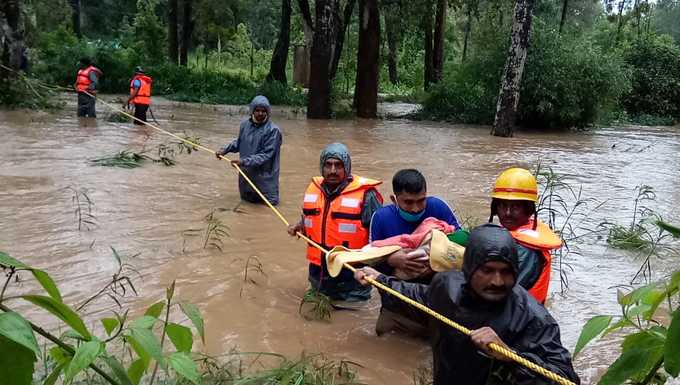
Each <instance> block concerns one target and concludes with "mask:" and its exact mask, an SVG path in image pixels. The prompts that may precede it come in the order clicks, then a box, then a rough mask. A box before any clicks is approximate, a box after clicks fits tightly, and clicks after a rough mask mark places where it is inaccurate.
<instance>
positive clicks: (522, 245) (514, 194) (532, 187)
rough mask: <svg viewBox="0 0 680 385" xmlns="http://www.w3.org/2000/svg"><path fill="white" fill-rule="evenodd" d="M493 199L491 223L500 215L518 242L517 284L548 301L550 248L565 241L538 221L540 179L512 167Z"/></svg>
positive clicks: (498, 183)
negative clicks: (537, 204) (537, 207)
mask: <svg viewBox="0 0 680 385" xmlns="http://www.w3.org/2000/svg"><path fill="white" fill-rule="evenodd" d="M491 198H492V199H491V215H490V217H489V222H492V221H493V217H494V216H495V215H497V216H498V220H499V222H500V224H501V225H502V226H503V227H505V228H506V229H508V230H509V231H510V234H511V235H512V237H513V238H514V239H515V242H516V243H517V254H518V257H519V272H518V275H517V283H518V284H519V285H520V286H522V287H524V288H525V289H527V291H528V292H529V294H531V295H532V296H533V297H534V298H536V300H537V301H538V302H539V303H541V304H545V300H546V298H547V296H548V286H549V284H550V267H551V266H550V261H551V255H550V251H551V250H553V249H558V248H560V247H561V246H562V240H561V239H560V238H559V237H558V236H557V235H556V234H555V233H554V232H553V231H552V230H551V229H550V227H548V226H547V225H546V224H544V223H543V222H541V221H539V220H538V217H537V215H536V214H537V213H536V203H537V202H538V184H537V183H536V178H535V177H534V176H533V175H532V174H531V172H530V171H529V170H526V169H523V168H518V167H513V168H509V169H507V170H505V171H503V172H502V173H501V174H500V175H499V176H498V178H497V179H496V183H495V185H494V189H493V193H492V194H491Z"/></svg>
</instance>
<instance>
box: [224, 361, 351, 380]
mask: <svg viewBox="0 0 680 385" xmlns="http://www.w3.org/2000/svg"><path fill="white" fill-rule="evenodd" d="M356 367H361V365H359V364H357V363H354V362H351V361H344V360H343V361H340V362H335V361H329V360H328V359H326V358H325V357H323V356H321V355H312V356H305V355H303V356H302V357H301V358H300V359H299V360H288V359H283V362H281V363H280V364H279V365H277V366H276V367H275V368H273V369H269V370H263V371H260V372H258V373H255V374H245V375H244V376H243V377H241V378H240V379H239V380H238V381H236V382H235V383H237V384H239V385H247V384H258V385H259V384H281V385H284V384H285V385H288V384H290V385H293V384H294V385H326V384H336V383H337V384H345V385H351V384H359V382H358V381H357V376H356V370H355V368H356Z"/></svg>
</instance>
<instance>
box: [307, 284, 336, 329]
mask: <svg viewBox="0 0 680 385" xmlns="http://www.w3.org/2000/svg"><path fill="white" fill-rule="evenodd" d="M298 311H299V313H300V315H301V316H302V317H304V318H305V319H308V320H316V321H330V319H331V313H332V312H333V303H332V302H331V299H330V298H329V297H328V296H327V295H325V294H323V293H321V292H320V291H318V290H316V289H314V288H313V287H310V288H309V289H307V291H306V292H305V295H304V296H303V297H302V300H301V301H300V308H299V309H298Z"/></svg>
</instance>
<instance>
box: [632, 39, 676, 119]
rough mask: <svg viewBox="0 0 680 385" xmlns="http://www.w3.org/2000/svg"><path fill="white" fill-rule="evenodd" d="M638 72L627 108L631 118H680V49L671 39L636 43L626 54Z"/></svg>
mask: <svg viewBox="0 0 680 385" xmlns="http://www.w3.org/2000/svg"><path fill="white" fill-rule="evenodd" d="M625 60H626V62H627V63H628V64H629V65H630V66H631V67H632V68H633V69H634V70H633V83H632V90H631V92H630V93H628V94H627V95H626V96H625V98H624V100H623V105H624V106H625V108H626V111H628V113H629V114H631V115H635V116H637V115H642V114H651V115H656V116H661V117H674V118H678V117H680V47H678V46H677V45H675V44H673V42H672V41H669V40H668V39H661V38H650V39H645V40H639V41H636V42H635V43H634V44H633V45H631V46H630V47H629V48H628V49H627V50H626V53H625Z"/></svg>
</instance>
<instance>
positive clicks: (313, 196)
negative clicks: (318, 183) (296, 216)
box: [304, 194, 319, 203]
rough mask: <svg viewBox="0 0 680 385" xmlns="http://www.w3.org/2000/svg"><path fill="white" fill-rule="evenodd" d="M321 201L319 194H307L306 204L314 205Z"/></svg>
mask: <svg viewBox="0 0 680 385" xmlns="http://www.w3.org/2000/svg"><path fill="white" fill-rule="evenodd" d="M318 199H319V194H305V200H304V202H305V203H314V202H316V201H317V200H318Z"/></svg>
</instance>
